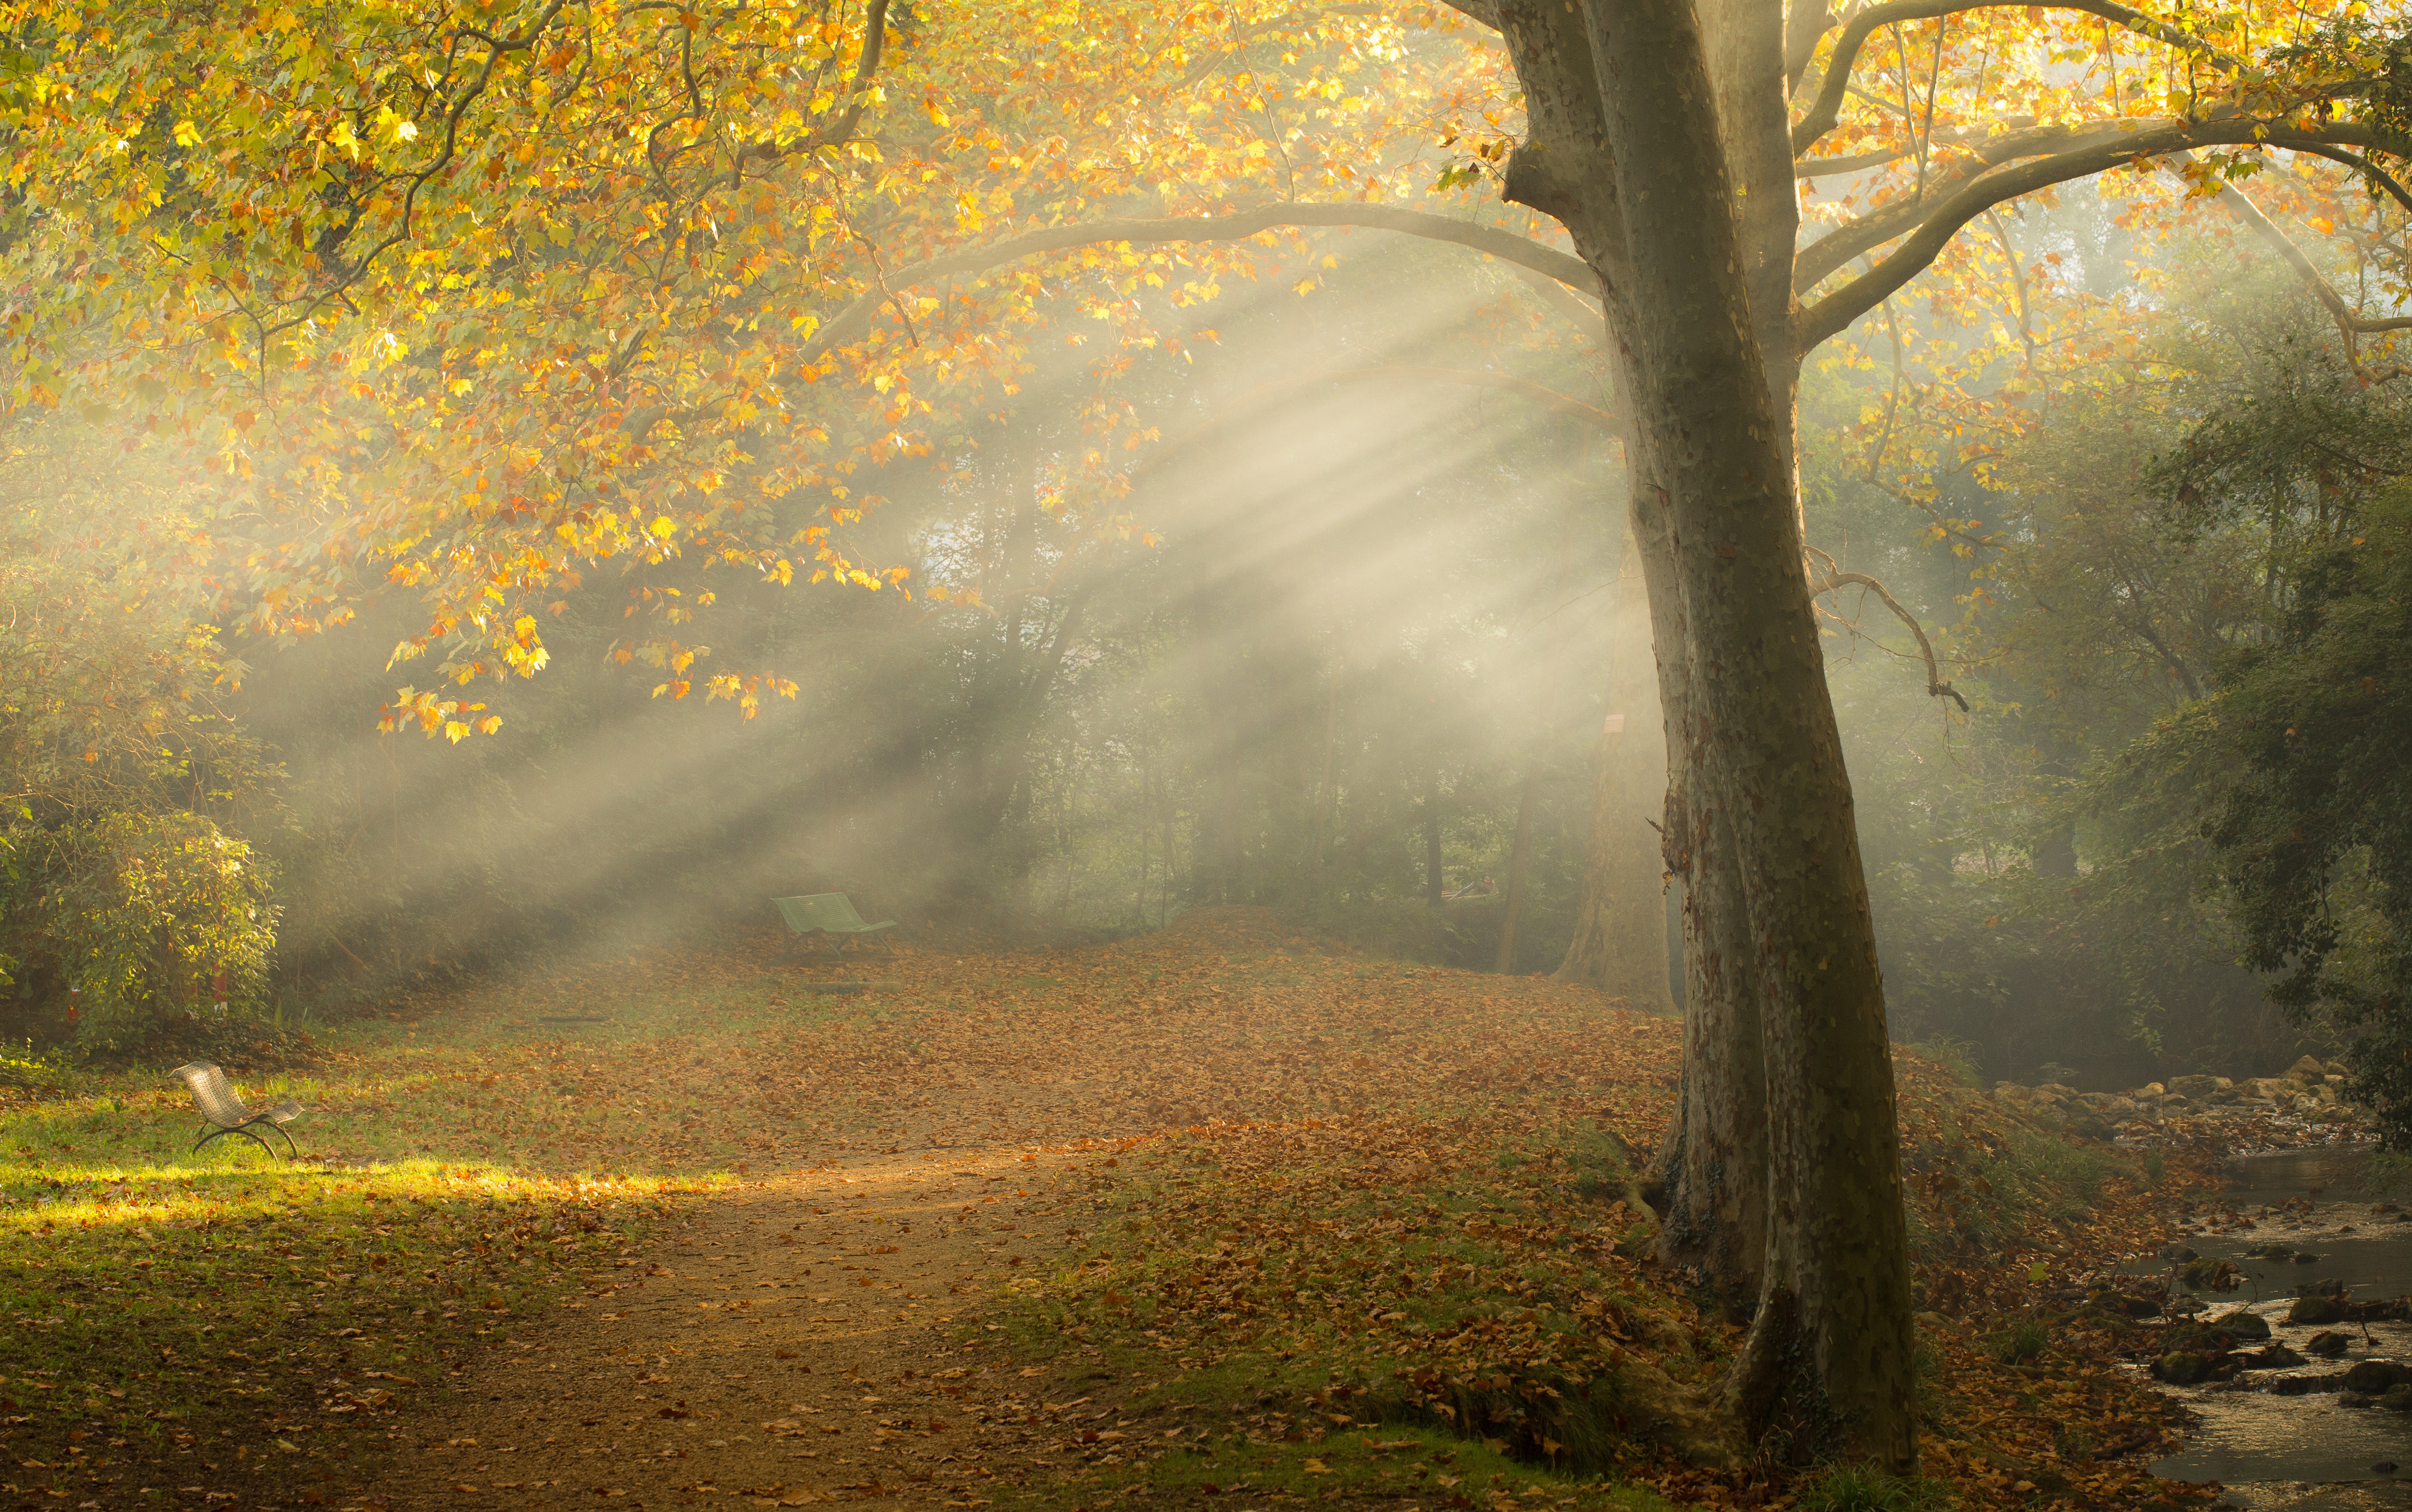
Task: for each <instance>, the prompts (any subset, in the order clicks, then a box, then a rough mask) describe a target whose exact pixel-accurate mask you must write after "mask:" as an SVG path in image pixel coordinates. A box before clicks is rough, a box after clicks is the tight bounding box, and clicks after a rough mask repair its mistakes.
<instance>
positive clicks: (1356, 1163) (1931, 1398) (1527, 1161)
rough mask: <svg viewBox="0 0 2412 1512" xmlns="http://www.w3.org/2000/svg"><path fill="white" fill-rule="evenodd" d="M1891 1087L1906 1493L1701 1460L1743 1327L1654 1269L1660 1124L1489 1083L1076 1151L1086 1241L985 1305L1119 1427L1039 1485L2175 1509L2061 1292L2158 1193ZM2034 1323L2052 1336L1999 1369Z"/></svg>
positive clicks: (1954, 1106) (2122, 1170)
mask: <svg viewBox="0 0 2412 1512" xmlns="http://www.w3.org/2000/svg"><path fill="white" fill-rule="evenodd" d="M1609 1053H1610V1057H1611V1058H1612V1047H1610V1051H1609ZM1901 1073H1902V1107H1903V1113H1904V1130H1905V1165H1906V1166H1907V1167H1908V1170H1909V1175H1910V1182H1911V1187H1912V1203H1911V1206H1912V1227H1913V1230H1914V1235H1915V1240H1916V1255H1917V1260H1918V1279H1919V1306H1920V1307H1921V1309H1925V1310H1926V1312H1925V1313H1924V1315H1923V1316H1922V1318H1921V1321H1920V1326H1919V1334H1920V1345H1919V1411H1920V1416H1921V1418H1922V1420H1923V1426H1922V1431H1923V1433H1924V1434H1925V1436H1926V1442H1927V1445H1928V1450H1927V1460H1926V1463H1927V1467H1928V1471H1929V1475H1928V1477H1927V1478H1926V1479H1925V1480H1924V1481H1921V1482H1915V1483H1896V1482H1887V1481H1884V1480H1882V1479H1881V1478H1880V1477H1878V1478H1870V1477H1868V1476H1866V1475H1862V1474H1861V1473H1860V1472H1859V1471H1858V1470H1856V1469H1855V1468H1854V1467H1851V1466H1847V1465H1834V1466H1824V1467H1816V1466H1813V1467H1808V1468H1806V1469H1803V1468H1802V1467H1799V1466H1787V1465H1784V1464H1781V1463H1777V1462H1773V1461H1759V1462H1755V1463H1754V1462H1746V1461H1745V1462H1734V1463H1728V1465H1726V1466H1725V1467H1724V1468H1703V1466H1702V1464H1701V1462H1700V1461H1699V1458H1698V1455H1697V1453H1696V1452H1690V1451H1694V1450H1697V1447H1698V1446H1699V1444H1700V1443H1702V1442H1704V1438H1705V1431H1706V1430H1707V1426H1708V1425H1707V1414H1708V1413H1709V1411H1710V1409H1711V1404H1713V1402H1714V1398H1715V1387H1716V1383H1717V1380H1718V1378H1719V1376H1720V1373H1722V1371H1723V1369H1724V1368H1725V1366H1726V1365H1727V1364H1728V1361H1729V1360H1730V1358H1731V1356H1732V1353H1733V1351H1734V1349H1735V1348H1736V1347H1737V1345H1738V1344H1739V1343H1740V1340H1741V1331H1740V1330H1739V1329H1737V1328H1735V1327H1734V1326H1733V1325H1731V1324H1730V1323H1728V1322H1727V1321H1725V1320H1724V1319H1723V1318H1722V1317H1720V1316H1718V1315H1716V1314H1714V1313H1713V1312H1704V1311H1703V1306H1702V1304H1703V1302H1704V1301H1705V1300H1707V1299H1705V1298H1703V1297H1702V1296H1701V1295H1700V1293H1699V1289H1698V1286H1697V1284H1696V1282H1695V1281H1694V1280H1693V1278H1691V1277H1690V1276H1689V1275H1688V1274H1687V1273H1684V1272H1678V1271H1672V1270H1668V1269H1666V1268H1664V1267H1661V1266H1659V1265H1658V1264H1657V1263H1656V1262H1655V1259H1653V1258H1652V1257H1651V1254H1650V1249H1651V1243H1650V1241H1651V1238H1652V1233H1653V1230H1652V1226H1651V1225H1650V1224H1649V1223H1648V1222H1647V1221H1646V1220H1645V1218H1644V1217H1643V1215H1642V1214H1641V1213H1640V1212H1638V1211H1635V1209H1634V1207H1633V1206H1632V1205H1631V1198H1632V1196H1633V1188H1632V1186H1631V1184H1630V1177H1631V1170H1630V1165H1631V1161H1632V1158H1633V1157H1632V1155H1631V1153H1630V1152H1631V1150H1633V1149H1636V1148H1640V1149H1647V1148H1648V1143H1647V1139H1648V1137H1649V1136H1650V1135H1651V1134H1653V1133H1655V1130H1654V1129H1650V1128H1644V1127H1640V1126H1639V1125H1638V1124H1637V1123H1636V1122H1635V1121H1634V1120H1633V1118H1632V1117H1631V1116H1630V1113H1629V1110H1627V1111H1625V1112H1623V1113H1621V1114H1619V1115H1614V1116H1610V1117H1602V1116H1600V1114H1599V1112H1597V1111H1595V1110H1593V1109H1591V1108H1586V1107H1585V1106H1583V1104H1582V1102H1581V1100H1569V1099H1565V1098H1553V1097H1545V1096H1536V1095H1533V1094H1529V1093H1525V1094H1519V1093H1517V1092H1516V1091H1515V1090H1514V1089H1513V1088H1503V1089H1499V1091H1500V1093H1501V1095H1497V1096H1492V1097H1474V1098H1469V1100H1467V1101H1466V1102H1465V1103H1463V1104H1462V1105H1460V1106H1456V1107H1422V1108H1399V1109H1393V1110H1390V1111H1387V1112H1375V1113H1367V1114H1364V1115H1362V1116H1360V1117H1356V1118H1351V1119H1341V1120H1306V1121H1299V1122H1295V1123H1283V1124H1253V1125H1242V1124H1210V1125H1204V1126H1200V1127H1197V1128H1193V1129H1190V1130H1188V1131H1186V1132H1185V1133H1184V1134H1181V1135H1179V1136H1176V1137H1169V1138H1164V1139H1161V1140H1156V1141H1151V1142H1149V1143H1147V1144H1144V1145H1141V1146H1140V1147H1138V1148H1136V1149H1134V1150H1132V1151H1130V1152H1125V1153H1123V1154H1120V1155H1117V1156H1114V1157H1111V1158H1110V1159H1106V1160H1101V1161H1100V1162H1098V1163H1097V1164H1096V1165H1095V1166H1093V1167H1091V1169H1090V1171H1089V1182H1090V1191H1089V1194H1088V1196H1087V1198H1086V1200H1087V1201H1088V1203H1089V1204H1090V1205H1091V1216H1090V1219H1089V1221H1088V1224H1087V1239H1086V1241H1085V1243H1084V1244H1083V1245H1082V1246H1081V1248H1080V1249H1079V1250H1078V1251H1077V1252H1076V1253H1074V1254H1072V1255H1069V1256H1067V1257H1066V1260H1065V1263H1063V1264H1062V1265H1060V1266H1059V1267H1057V1268H1056V1269H1055V1270H1052V1271H1050V1272H1049V1273H1047V1274H1045V1275H1043V1276H1037V1277H1031V1278H1024V1279H1022V1280H1020V1281H1017V1282H1014V1283H1011V1284H1009V1285H1008V1287H1007V1290H1006V1291H1005V1292H1004V1293H1003V1294H1002V1295H1001V1296H1000V1297H999V1299H998V1301H997V1303H996V1309H997V1311H996V1317H997V1318H998V1319H999V1320H1000V1321H1002V1322H1003V1323H1004V1324H1005V1325H1006V1327H1007V1330H1008V1336H1009V1337H1010V1338H1011V1340H1012V1341H1013V1348H1014V1349H1015V1351H1016V1352H1017V1354H1018V1356H1019V1357H1020V1358H1027V1359H1029V1360H1032V1361H1034V1362H1041V1363H1052V1365H1053V1366H1054V1367H1055V1368H1056V1369H1058V1370H1070V1369H1076V1368H1077V1364H1076V1362H1077V1363H1085V1364H1086V1365H1087V1366H1088V1367H1089V1368H1090V1370H1091V1371H1092V1372H1093V1373H1096V1375H1098V1376H1099V1377H1101V1378H1106V1379H1110V1380H1111V1381H1112V1382H1114V1383H1116V1384H1115V1385H1113V1386H1111V1387H1101V1388H1100V1389H1103V1390H1109V1391H1111V1392H1114V1393H1117V1394H1118V1400H1122V1402H1123V1404H1122V1406H1121V1408H1120V1411H1121V1413H1122V1415H1123V1417H1125V1418H1127V1419H1129V1421H1130V1423H1131V1425H1132V1426H1131V1427H1130V1428H1129V1429H1128V1430H1127V1431H1126V1433H1125V1435H1123V1436H1120V1437H1116V1438H1112V1439H1105V1438H1102V1437H1098V1438H1093V1439H1089V1440H1086V1441H1080V1440H1074V1441H1067V1442H1066V1444H1064V1445H1063V1446H1062V1448H1063V1449H1064V1450H1066V1452H1069V1453H1074V1454H1078V1455H1079V1456H1080V1457H1081V1468H1079V1469H1078V1470H1076V1471H1073V1472H1071V1473H1070V1474H1069V1475H1067V1476H1066V1479H1065V1480H1064V1481H1063V1483H1062V1484H1061V1485H1059V1486H1057V1487H1056V1488H1054V1489H1053V1490H1052V1492H1050V1493H1049V1499H1050V1500H1052V1502H1053V1503H1056V1504H1060V1505H1066V1506H1070V1505H1081V1504H1084V1503H1085V1504H1087V1505H1101V1503H1102V1500H1103V1499H1104V1498H1107V1497H1111V1496H1118V1495H1130V1496H1133V1497H1134V1498H1136V1499H1137V1500H1139V1501H1140V1502H1141V1503H1142V1504H1143V1505H1149V1506H1167V1507H1185V1506H1195V1507H1200V1508H1203V1507H1208V1506H1214V1505H1228V1504H1227V1503H1226V1502H1223V1501H1220V1500H1218V1498H1222V1497H1228V1495H1229V1494H1230V1493H1232V1492H1235V1491H1246V1492H1249V1493H1253V1494H1261V1495H1267V1496H1270V1495H1273V1494H1277V1493H1278V1494H1287V1495H1289V1496H1292V1497H1297V1498H1302V1499H1309V1500H1324V1501H1335V1502H1337V1501H1345V1500H1349V1499H1356V1500H1360V1501H1362V1502H1364V1503H1366V1504H1367V1505H1402V1506H1404V1505H1409V1504H1410V1503H1413V1502H1415V1500H1416V1499H1417V1498H1418V1497H1419V1496H1423V1497H1429V1498H1431V1500H1430V1501H1429V1502H1428V1503H1426V1504H1425V1505H1468V1504H1471V1505H1493V1504H1499V1505H1504V1504H1505V1502H1506V1501H1507V1500H1508V1499H1511V1498H1512V1499H1517V1500H1530V1499H1539V1500H1541V1501H1543V1502H1546V1503H1548V1504H1550V1505H1571V1506H1581V1507H1608V1506H1646V1505H1666V1503H1665V1502H1664V1501H1662V1500H1661V1498H1666V1499H1671V1500H1672V1501H1674V1502H1676V1503H1679V1504H1683V1505H1765V1504H1767V1503H1769V1502H1771V1501H1776V1502H1782V1501H1787V1500H1788V1501H1790V1502H1791V1503H1792V1504H1793V1505H1802V1506H1804V1507H1806V1506H1822V1507H1834V1508H1843V1509H1855V1508H1869V1509H1875V1508H1903V1509H1909V1508H1919V1507H1928V1506H1946V1505H1952V1506H1963V1507H1972V1508H1973V1507H2011V1506H2045V1505H2082V1506H2089V1507H2092V1506H2138V1507H2149V1506H2155V1505H2166V1503H2167V1502H2168V1500H2169V1498H2171V1497H2175V1498H2177V1499H2179V1500H2180V1501H2183V1500H2184V1498H2185V1496H2186V1494H2187V1493H2186V1492H2184V1491H2183V1490H2177V1491H2173V1490H2171V1489H2169V1488H2167V1487H2165V1486H2163V1485H2161V1484H2160V1483H2157V1482H2154V1481H2152V1480H2151V1479H2150V1477H2149V1476H2147V1475H2143V1474H2142V1472H2141V1469H2140V1459H2139V1457H2140V1456H2149V1454H2150V1453H2151V1452H2153V1451H2155V1450H2156V1449H2157V1448H2158V1447H2159V1446H2162V1445H2164V1444H2166V1443H2167V1442H2169V1433H2170V1431H2171V1430H2172V1429H2173V1428H2174V1426H2175V1424H2174V1418H2173V1415H2172V1414H2170V1413H2169V1411H2168V1410H2167V1408H2166V1406H2165V1405H2164V1404H2163V1403H2162V1402H2160V1400H2159V1399H2158V1398H2155V1397H2153V1396H2152V1395H2151V1394H2150V1393H2149V1392H2147V1391H2144V1390H2142V1389H2140V1387H2138V1386H2137V1385H2136V1384H2135V1383H2134V1382H2133V1381H2131V1380H2129V1379H2128V1378H2127V1377H2125V1375H2123V1374H2122V1373H2120V1372H2119V1371H2118V1369H2117V1366H2116V1361H2115V1359H2114V1358H2112V1354H2113V1351H2112V1349H2111V1343H2113V1341H2111V1339H2110V1338H2109V1337H2108V1335H2107V1334H2106V1335H2105V1336H2104V1337H2102V1338H2099V1339H2097V1338H2096V1337H2094V1333H2095V1330H2093V1329H2091V1328H2090V1327H2089V1326H2088V1324H2087V1323H2086V1321H2085V1320H2084V1319H2083V1318H2073V1317H2072V1316H2071V1313H2072V1309H2071V1308H2070V1306H2069V1305H2068V1300H2067V1298H2068V1290H2069V1288H2068V1282H2069V1278H2070V1277H2071V1276H2072V1275H2074V1274H2076V1273H2078V1272H2081V1271H2083V1270H2088V1269H2090V1268H2091V1267H2093V1266H2095V1265H2096V1264H2098V1263H2100V1261H2101V1260H2102V1259H2104V1258H2107V1256H2108V1255H2110V1254H2111V1252H2113V1251H2115V1250H2119V1249H2122V1248H2125V1247H2126V1246H2128V1245H2130V1244H2133V1243H2139V1242H2147V1241H2149V1240H2152V1239H2153V1238H2154V1237H2155V1235H2156V1234H2157V1232H2158V1228H2157V1225H2158V1224H2159V1222H2160V1218H2159V1216H2158V1215H2159V1214H2160V1213H2161V1212H2162V1211H2164V1210H2165V1208H2166V1207H2167V1206H2168V1203H2167V1201H2166V1199H2167V1197H2168V1196H2170V1195H2171V1194H2172V1191H2173V1188H2174V1186H2175V1184H2176V1183H2175V1182H2174V1181H2173V1179H2171V1178H2169V1177H2168V1176H2167V1175H2166V1173H2164V1172H2162V1171H2161V1170H2160V1169H2159V1167H2158V1162H2157V1161H2156V1160H2152V1159H2149V1158H2148V1157H2145V1156H2141V1155H2137V1154H2132V1153H2128V1152H2116V1151H2112V1150H2110V1149H2108V1148H2106V1147H2101V1146H2086V1145H2081V1144H2077V1143H2072V1142H2070V1141H2067V1140H2066V1139H2062V1138H2057V1137H2055V1136H2052V1135H2049V1134H2046V1133H2042V1132H2040V1131H2037V1130H2035V1129H2032V1128H2029V1127H2026V1126H2024V1125H2023V1124H2022V1123H2019V1122H2018V1121H2017V1120H2016V1119H2014V1118H2010V1117H2008V1116H2005V1115H2002V1114H2001V1113H2000V1112H1999V1111H1998V1110H1997V1109H1995V1108H1993V1105H1992V1104H1990V1102H1988V1101H1987V1100H1986V1099H1984V1098H1982V1097H1980V1096H1978V1095H1977V1094H1974V1093H1973V1092H1971V1091H1970V1090H1969V1089H1967V1088H1965V1087H1964V1086H1962V1085H1960V1084H1959V1083H1958V1082H1956V1081H1955V1080H1954V1079H1953V1078H1952V1077H1951V1076H1950V1075H1949V1073H1948V1072H1947V1071H1946V1070H1944V1069H1943V1068H1941V1067H1939V1066H1937V1065H1934V1064H1931V1063H1927V1062H1924V1061H1920V1060H1918V1059H1915V1058H1907V1057H1905V1059H1904V1061H1903V1063H1902V1065H1901ZM1464 1090H1466V1091H1468V1092H1474V1091H1476V1090H1477V1089H1464ZM1628 1140H1629V1141H1630V1144H1628V1143H1627V1141H1628ZM2156 1183H2157V1185H2156ZM1937 1309H1939V1310H1940V1311H1937ZM2020 1329H2026V1330H2028V1331H2030V1332H2034V1333H2037V1334H2038V1335H2040V1336H2041V1337H2042V1338H2043V1340H2044V1341H2045V1342H2044V1343H2041V1344H2039V1345H2038V1346H2037V1347H2034V1348H2030V1349H2024V1350H2013V1351H2009V1352H2008V1355H2009V1357H2010V1358H2006V1346H2005V1344H2004V1343H2003V1341H2004V1340H2005V1339H2006V1338H2017V1337H2023V1335H2022V1334H2021V1333H2020V1332H2019V1330H2020ZM1762 1452H1763V1451H1762ZM1394 1499H1395V1500H1394ZM1461 1499H1462V1500H1461Z"/></svg>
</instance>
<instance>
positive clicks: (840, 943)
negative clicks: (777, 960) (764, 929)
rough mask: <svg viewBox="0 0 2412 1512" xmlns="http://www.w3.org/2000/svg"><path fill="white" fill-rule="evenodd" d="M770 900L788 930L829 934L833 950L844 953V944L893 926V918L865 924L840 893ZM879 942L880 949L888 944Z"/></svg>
mask: <svg viewBox="0 0 2412 1512" xmlns="http://www.w3.org/2000/svg"><path fill="white" fill-rule="evenodd" d="M771 901H772V903H776V904H778V905H779V917H782V918H784V919H786V920H787V928H788V929H790V930H792V931H794V932H795V933H796V934H797V935H798V936H802V935H806V934H826V935H830V936H831V937H832V938H833V939H834V940H835V941H836V944H835V945H834V946H833V947H832V948H834V949H838V950H844V949H845V948H846V941H847V940H848V939H851V938H852V937H854V936H855V935H858V934H876V933H878V932H880V931H881V930H892V929H894V928H895V927H896V921H895V920H894V919H892V918H883V919H881V920H880V921H879V922H878V923H876V924H866V923H864V922H863V921H862V916H861V915H860V914H858V913H856V912H855V911H854V904H853V903H851V902H849V901H848V900H847V898H846V894H845V893H843V892H808V893H805V894H804V895H803V896H802V897H799V898H773V899H772V900H771ZM879 943H880V944H881V946H883V947H885V946H886V945H887V944H888V942H887V941H885V940H882V941H880V942H879Z"/></svg>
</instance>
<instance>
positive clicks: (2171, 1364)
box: [2153, 1349, 2211, 1386]
mask: <svg viewBox="0 0 2412 1512" xmlns="http://www.w3.org/2000/svg"><path fill="white" fill-rule="evenodd" d="M2209 1374H2211V1361H2209V1360H2207V1359H2205V1358H2202V1357H2201V1356H2200V1355H2198V1354H2195V1353H2193V1352H2191V1351H2189V1350H2184V1349H2172V1350H2170V1351H2169V1353H2168V1354H2166V1355H2163V1356H2162V1357H2161V1358H2158V1359H2156V1360H2155V1361H2153V1378H2154V1379H2155V1380H2156V1381H2166V1382H2168V1383H2169V1385H2171V1386H2195V1385H2197V1384H2199V1383H2200V1382H2201V1381H2202V1380H2203V1378H2204V1377H2206V1376H2208V1375H2209Z"/></svg>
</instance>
